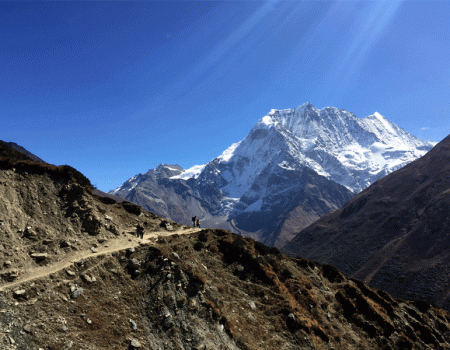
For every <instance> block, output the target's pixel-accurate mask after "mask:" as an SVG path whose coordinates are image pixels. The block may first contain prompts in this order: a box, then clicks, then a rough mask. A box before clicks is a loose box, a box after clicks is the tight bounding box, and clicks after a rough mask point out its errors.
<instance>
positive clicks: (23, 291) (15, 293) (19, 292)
mask: <svg viewBox="0 0 450 350" xmlns="http://www.w3.org/2000/svg"><path fill="white" fill-rule="evenodd" d="M26 293H27V292H26V290H25V289H19V290H16V291H15V292H14V296H15V297H22V296H24V295H25V294H26Z"/></svg>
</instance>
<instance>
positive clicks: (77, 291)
mask: <svg viewBox="0 0 450 350" xmlns="http://www.w3.org/2000/svg"><path fill="white" fill-rule="evenodd" d="M83 292H84V289H83V288H76V289H74V290H73V291H72V294H71V295H70V297H71V298H72V299H76V298H78V297H79V296H80V295H81V294H83Z"/></svg>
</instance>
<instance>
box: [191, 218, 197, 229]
mask: <svg viewBox="0 0 450 350" xmlns="http://www.w3.org/2000/svg"><path fill="white" fill-rule="evenodd" d="M196 219H197V216H193V217H192V227H195V220H196Z"/></svg>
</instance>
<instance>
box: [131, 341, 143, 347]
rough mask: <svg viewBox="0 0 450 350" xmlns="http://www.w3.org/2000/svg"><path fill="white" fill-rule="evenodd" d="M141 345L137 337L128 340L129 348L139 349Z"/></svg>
mask: <svg viewBox="0 0 450 350" xmlns="http://www.w3.org/2000/svg"><path fill="white" fill-rule="evenodd" d="M140 347H142V345H141V343H140V342H139V340H137V339H131V340H130V348H131V349H139V348H140Z"/></svg>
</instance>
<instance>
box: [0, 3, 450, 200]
mask: <svg viewBox="0 0 450 350" xmlns="http://www.w3.org/2000/svg"><path fill="white" fill-rule="evenodd" d="M448 18H450V2H447V1H373V2H372V1H371V2H367V1H276V0H273V1H266V2H261V1H232V2H228V1H227V2H212V1H196V2H192V1H149V2H0V32H1V33H2V35H1V36H0V45H1V47H2V49H1V50H0V65H1V73H0V120H1V122H2V131H3V132H2V136H1V137H0V139H2V140H4V141H7V142H11V141H12V142H16V143H18V144H19V145H21V146H23V147H25V148H26V149H27V150H29V151H30V152H32V153H34V154H36V155H37V156H39V157H40V158H42V159H44V160H45V161H47V162H50V163H54V164H69V165H71V166H73V167H75V168H76V169H78V170H80V171H81V172H83V173H84V174H85V175H86V176H87V177H88V178H89V179H90V180H91V181H92V183H93V184H95V185H96V186H97V187H98V188H99V189H101V190H103V191H108V190H111V189H113V188H116V187H117V186H119V185H120V184H121V183H123V182H124V181H125V180H127V179H128V178H130V177H132V176H133V175H136V174H138V173H143V172H145V171H147V170H148V169H150V168H153V167H155V166H157V165H158V164H159V163H177V164H179V165H181V166H182V167H183V168H189V167H191V166H193V165H196V164H204V163H206V162H208V161H210V160H211V159H213V158H214V157H217V156H219V155H220V154H221V153H222V152H223V151H224V150H225V149H226V148H227V147H228V146H230V145H231V144H232V143H234V142H238V141H240V140H241V139H242V138H244V137H245V136H246V135H247V133H248V132H249V131H250V129H251V127H252V126H253V125H254V124H255V123H256V121H257V120H258V119H260V118H262V117H263V116H264V115H265V114H267V113H268V112H269V111H270V109H273V108H277V109H285V108H294V107H297V106H298V105H301V104H303V103H304V102H307V101H308V102H311V103H312V104H313V105H314V106H315V107H316V108H323V107H327V106H334V107H338V108H344V109H346V110H348V111H350V112H353V113H354V114H355V115H356V116H358V117H359V118H363V117H365V116H367V115H370V114H373V113H374V112H376V111H377V112H379V113H380V114H382V115H384V116H385V117H386V118H387V119H389V120H391V121H392V122H394V123H395V124H397V125H399V126H400V127H402V128H404V129H405V130H407V131H409V132H410V133H412V134H413V135H415V136H417V137H419V138H422V139H424V140H429V141H435V142H436V141H440V140H442V139H443V138H444V137H445V136H447V135H448V134H450V123H449V120H450V119H449V114H450V66H449V65H448V62H450V43H449V41H450V39H449V38H450V35H449V33H450V21H448Z"/></svg>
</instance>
